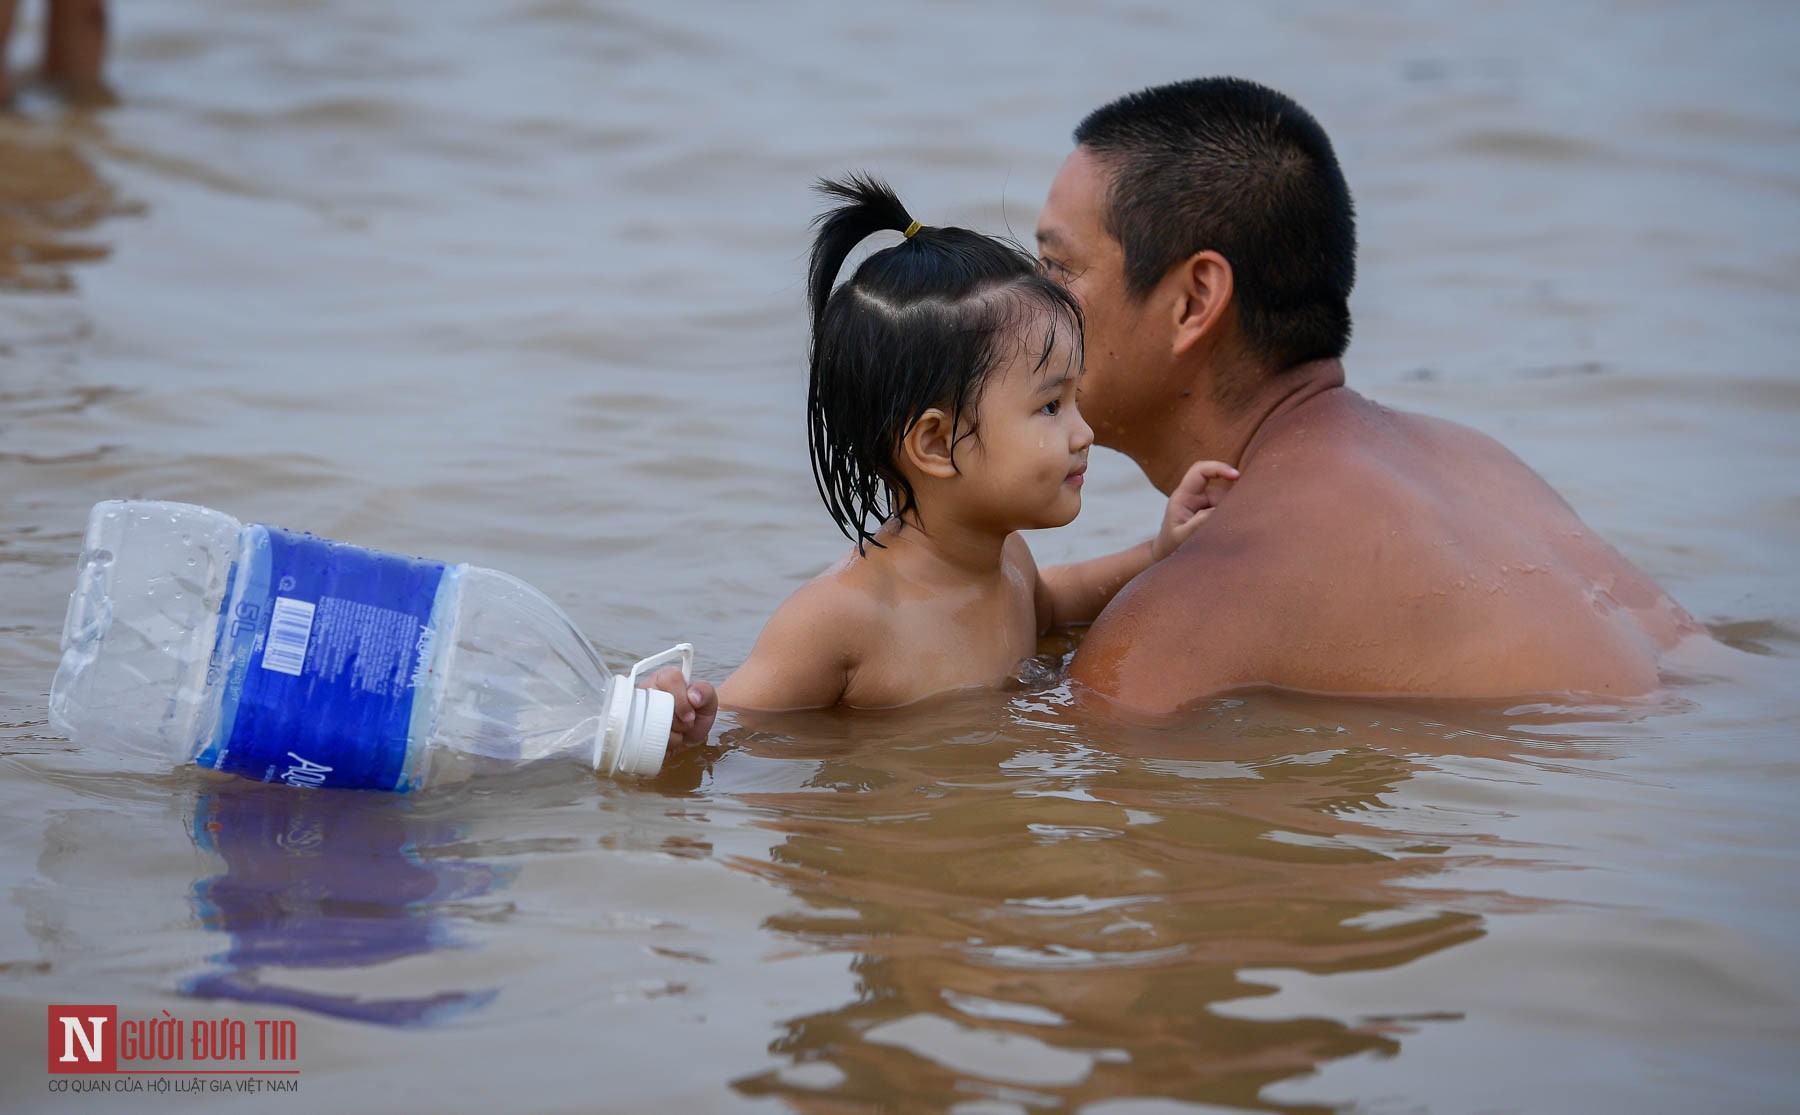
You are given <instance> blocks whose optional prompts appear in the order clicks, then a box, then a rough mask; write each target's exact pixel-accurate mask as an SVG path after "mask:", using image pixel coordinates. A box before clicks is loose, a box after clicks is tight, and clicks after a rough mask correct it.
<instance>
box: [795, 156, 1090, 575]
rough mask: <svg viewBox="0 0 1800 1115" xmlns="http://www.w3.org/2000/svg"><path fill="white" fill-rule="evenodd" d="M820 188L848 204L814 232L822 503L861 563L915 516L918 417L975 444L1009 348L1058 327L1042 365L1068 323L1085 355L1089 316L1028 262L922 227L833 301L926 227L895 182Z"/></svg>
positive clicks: (1002, 246) (812, 413)
mask: <svg viewBox="0 0 1800 1115" xmlns="http://www.w3.org/2000/svg"><path fill="white" fill-rule="evenodd" d="M817 188H818V190H819V192H820V193H822V194H824V195H825V196H826V197H828V198H832V199H834V200H837V201H839V202H841V203H842V204H840V205H838V206H836V207H835V208H832V209H830V210H827V211H826V212H824V213H821V214H820V215H819V216H818V218H817V219H816V220H814V222H813V223H814V225H815V226H817V228H818V234H817V236H816V237H815V238H814V240H813V248H812V264H811V267H810V269H809V273H808V280H807V295H808V300H809V302H810V304H811V306H812V370H811V377H810V382H809V386H808V388H807V396H806V417H807V434H808V446H809V448H810V450H811V452H812V466H813V479H814V480H815V481H817V483H818V485H819V495H820V496H821V497H822V498H823V499H824V500H825V507H826V509H827V510H829V511H830V512H831V517H832V519H833V520H835V521H836V522H837V525H838V529H839V530H841V531H843V532H844V535H845V537H847V538H849V539H850V540H851V541H853V542H855V543H856V547H857V550H858V551H859V552H860V551H861V550H862V548H863V546H864V544H865V543H868V542H874V543H875V545H877V546H879V545H881V543H880V542H877V541H876V540H875V531H876V530H877V529H879V528H880V526H881V524H882V523H884V522H886V521H887V520H888V519H890V518H893V517H894V516H897V515H903V514H905V513H906V512H908V511H911V510H913V509H914V508H915V507H916V501H915V499H914V494H913V488H912V485H911V484H910V483H908V482H907V479H906V477H905V476H904V475H902V474H901V471H900V466H899V447H900V441H901V438H902V437H904V436H905V434H906V431H907V430H908V429H910V428H911V427H912V424H913V423H914V422H915V421H917V420H918V418H919V416H920V415H922V414H924V413H925V411H926V410H928V409H930V408H932V407H940V408H942V409H943V410H944V411H945V412H946V413H947V414H948V415H949V416H950V420H951V424H952V428H953V429H955V430H957V431H958V432H957V434H956V436H955V442H961V441H962V439H963V438H965V437H968V436H970V435H972V434H974V433H975V424H974V421H973V418H974V413H975V407H976V404H977V403H978V402H979V401H980V397H981V389H982V386H983V385H984V384H985V383H986V382H987V379H988V377H989V375H991V374H992V372H993V370H994V369H995V368H996V367H998V366H999V365H1000V364H1002V363H1003V362H1004V361H1005V360H1006V359H1007V358H1008V357H1009V356H1010V355H1011V354H1012V353H1013V352H1014V351H1016V350H1015V349H1013V348H1012V347H1011V344H1010V343H1009V342H1013V341H1014V339H1015V338H1016V337H1017V336H1018V335H1019V334H1020V333H1021V331H1022V330H1024V329H1026V328H1029V327H1032V326H1034V325H1037V324H1038V323H1040V322H1044V321H1045V319H1048V324H1047V325H1045V326H1044V329H1043V349H1042V351H1041V352H1040V353H1039V365H1040V367H1041V366H1042V364H1043V363H1044V362H1046V361H1048V360H1049V358H1050V354H1051V351H1052V349H1053V348H1054V341H1055V335H1056V331H1057V328H1058V326H1059V325H1064V326H1067V327H1068V328H1069V329H1070V332H1072V333H1073V340H1072V341H1071V342H1069V343H1070V344H1073V345H1075V346H1077V347H1075V349H1074V351H1076V352H1079V347H1078V346H1079V338H1080V336H1081V311H1080V309H1079V308H1078V307H1077V306H1076V304H1075V300H1074V299H1073V298H1072V297H1071V296H1070V295H1069V293H1068V292H1067V291H1066V290H1064V289H1063V288H1062V287H1061V286H1058V285H1057V284H1056V283H1054V282H1052V281H1050V280H1049V279H1047V278H1045V277H1044V276H1043V275H1042V274H1040V273H1039V271H1038V266H1037V260H1036V259H1034V258H1033V257H1032V255H1031V254H1030V253H1029V252H1027V251H1025V250H1024V249H1023V248H1021V247H1019V246H1018V245H1017V244H1014V243H1010V242H1008V241H1004V240H999V239H996V238H994V237H991V236H983V235H982V234H980V233H978V232H971V231H970V230H968V229H966V228H923V227H921V228H918V229H917V230H916V231H914V232H913V234H912V235H910V236H908V237H907V238H906V239H905V240H902V241H901V242H900V243H898V244H895V245H893V246H892V247H889V248H884V249H882V250H881V251H878V252H876V253H875V254H873V255H871V256H870V257H869V258H868V259H866V260H864V261H863V262H862V264H861V265H860V266H859V267H857V269H856V273H855V274H853V275H851V276H850V279H849V281H848V282H846V283H844V284H843V285H842V286H839V287H837V288H836V289H835V290H834V289H833V284H834V283H836V281H837V275H838V271H839V270H840V269H841V268H842V267H843V265H844V260H845V259H846V258H847V257H848V256H849V255H850V252H851V251H852V250H853V249H854V248H855V247H856V246H857V245H858V244H860V243H861V242H862V241H863V240H865V239H866V238H868V237H869V236H870V235H872V234H874V233H877V232H884V231H892V232H901V233H904V232H906V231H907V230H908V229H909V228H911V227H912V226H913V225H914V224H915V222H914V221H913V219H912V215H911V214H909V213H908V212H907V211H906V207H905V206H903V205H901V204H900V199H899V198H897V197H895V196H894V191H893V190H892V189H890V188H889V187H888V185H887V183H885V182H882V181H879V180H877V179H874V178H870V177H868V176H866V175H851V176H849V177H847V178H845V179H843V180H841V181H831V180H822V181H820V183H819V184H818V187H817ZM965 417H966V418H967V419H968V420H969V421H968V422H967V423H966V425H965V422H964V419H965ZM951 453H952V459H954V454H955V444H954V443H953V444H952V446H951Z"/></svg>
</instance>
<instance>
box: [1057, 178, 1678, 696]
mask: <svg viewBox="0 0 1800 1115" xmlns="http://www.w3.org/2000/svg"><path fill="white" fill-rule="evenodd" d="M1105 182H1106V179H1105V170H1104V168H1103V167H1102V166H1101V165H1100V164H1099V162H1098V161H1097V160H1095V159H1094V158H1092V157H1090V156H1089V155H1088V154H1087V153H1086V152H1084V151H1082V150H1080V149H1077V150H1076V151H1075V152H1074V153H1073V154H1071V155H1070V157H1069V159H1068V161H1067V162H1065V163H1064V166H1063V169H1062V170H1061V171H1060V172H1059V173H1058V176H1057V179H1056V182H1055V183H1054V184H1053V185H1052V187H1051V192H1050V198H1049V201H1048V202H1047V203H1046V206H1045V209H1044V213H1043V217H1042V218H1041V221H1040V224H1039V230H1038V231H1039V244H1040V251H1041V254H1042V255H1043V257H1044V259H1045V266H1046V269H1047V271H1048V272H1049V273H1050V274H1052V275H1054V276H1057V277H1058V278H1060V279H1062V281H1064V282H1066V283H1067V284H1068V285H1069V287H1070V289H1071V290H1072V291H1073V292H1074V293H1075V294H1076V296H1077V297H1078V298H1079V299H1080V300H1081V301H1082V305H1083V310H1084V311H1085V313H1086V323H1087V335H1086V345H1087V354H1088V364H1087V366H1088V375H1087V377H1086V381H1085V382H1084V383H1083V390H1082V397H1081V403H1082V406H1083V408H1084V411H1085V412H1086V413H1087V414H1088V416H1089V419H1090V421H1091V422H1092V424H1093V426H1094V429H1095V433H1096V436H1097V439H1098V441H1099V442H1100V444H1102V445H1107V446H1111V447H1113V448H1117V449H1119V450H1121V451H1122V452H1124V453H1126V454H1127V455H1129V456H1131V457H1132V458H1133V459H1134V460H1136V461H1137V462H1138V464H1139V465H1140V466H1141V467H1142V468H1143V469H1144V471H1145V474H1146V475H1147V476H1148V477H1149V478H1150V480H1151V482H1152V483H1154V484H1156V485H1157V486H1158V487H1159V488H1163V489H1164V490H1167V488H1165V487H1164V485H1167V484H1169V483H1170V482H1171V478H1172V477H1175V476H1178V475H1179V472H1178V469H1179V467H1180V464H1179V462H1181V461H1182V460H1192V459H1195V458H1199V457H1217V458H1219V459H1221V460H1223V461H1227V462H1230V463H1232V464H1235V465H1237V466H1238V467H1239V468H1240V469H1241V470H1242V478H1241V479H1240V480H1238V481H1237V483H1236V484H1235V486H1234V487H1232V489H1231V490H1230V491H1229V493H1228V494H1226V495H1225V496H1224V498H1223V500H1222V502H1221V504H1220V506H1219V507H1218V508H1217V510H1216V511H1215V512H1214V513H1213V515H1212V517H1211V519H1210V520H1209V521H1208V522H1207V524H1206V526H1205V527H1204V528H1203V529H1201V530H1199V531H1197V532H1196V533H1195V535H1194V536H1193V538H1192V539H1191V540H1190V541H1189V542H1187V543H1185V544H1184V545H1183V546H1182V548H1181V549H1180V550H1179V551H1178V552H1177V553H1176V554H1175V555H1174V556H1173V557H1171V558H1169V559H1168V560H1166V561H1163V562H1160V563H1158V564H1157V565H1155V566H1153V567H1151V568H1150V569H1149V570H1147V571H1146V572H1145V573H1144V574H1142V575H1141V576H1139V577H1137V578H1136V579H1135V580H1133V581H1132V582H1131V583H1130V584H1129V585H1127V586H1126V587H1125V588H1124V589H1123V590H1122V591H1121V592H1120V593H1119V594H1118V595H1117V596H1116V597H1115V598H1114V599H1113V601H1112V602H1111V603H1110V604H1109V605H1108V606H1107V608H1106V609H1105V610H1104V611H1103V612H1102V614H1101V615H1100V617H1099V618H1098V619H1097V620H1096V621H1095V623H1094V625H1093V629H1092V630H1091V631H1090V632H1089V634H1088V636H1087V639H1086V641H1085V642H1084V643H1083V645H1082V647H1081V648H1080V650H1079V651H1078V652H1077V654H1076V656H1075V658H1074V660H1073V662H1072V663H1071V667H1070V673H1071V676H1072V677H1073V678H1074V680H1075V681H1077V682H1078V683H1080V685H1082V686H1083V687H1085V689H1086V690H1088V691H1089V692H1091V693H1094V694H1097V695H1099V696H1101V697H1103V698H1106V699H1109V700H1110V701H1112V702H1115V703H1117V704H1118V705H1120V706H1123V707H1125V708H1129V709H1134V710H1139V711H1144V712H1150V713H1166V712H1170V711H1173V710H1175V709H1178V708H1180V707H1181V706H1183V705H1186V704H1188V703H1190V702H1192V701H1195V700H1197V699H1199V698H1202V697H1205V696H1208V695H1210V694H1215V693H1218V692H1221V691H1224V690H1229V689H1234V688H1240V687H1249V686H1279V687H1284V688H1292V689H1301V690H1311V691H1316V692H1324V693H1340V694H1409V695H1419V696H1460V697H1506V696H1517V695H1525V694H1560V693H1579V694H1592V695H1600V696H1604V697H1628V696H1636V695H1641V694H1645V693H1648V692H1650V691H1651V690H1653V689H1655V688H1656V687H1657V685H1658V660H1659V657H1660V656H1661V655H1662V654H1663V653H1664V652H1665V651H1667V650H1668V649H1670V648H1671V647H1673V646H1674V645H1675V644H1676V643H1677V642H1679V641H1680V640H1681V639H1682V638H1684V637H1685V636H1687V635H1690V634H1695V633H1697V632H1698V630H1699V628H1698V626H1697V625H1696V624H1695V623H1694V621H1693V619H1692V618H1691V617H1690V616H1689V615H1688V614H1687V613H1686V612H1685V611H1683V610H1682V609H1681V607H1680V606H1679V605H1677V604H1676V603H1675V602H1674V601H1673V600H1671V599H1670V598H1669V597H1668V595H1667V594H1665V593H1664V592H1663V591H1662V590H1661V589H1660V588H1658V587H1657V586H1656V584H1655V583H1653V582H1652V581H1651V580H1650V579H1649V578H1648V577H1646V576H1645V575H1644V574H1643V573H1641V572H1639V571H1638V570H1637V569H1636V568H1634V567H1633V566H1632V565H1631V563H1629V562H1628V561H1626V560H1625V559H1624V558H1623V557H1621V556H1620V555H1619V554H1618V552H1617V551H1615V550H1614V549H1613V548H1612V547H1611V546H1609V545H1607V544H1606V543H1605V542H1604V541H1603V540H1601V539H1600V538H1599V537H1598V536H1597V535H1595V534H1594V532H1593V531H1591V530H1590V529H1589V528H1588V527H1587V526H1586V524H1584V523H1583V522H1582V521H1581V519H1580V518H1579V517H1578V516H1577V515H1576V514H1575V513H1574V511H1573V510H1571V509H1570V507H1569V505H1568V504H1567V503H1565V502H1564V501H1563V500H1562V498H1561V497H1559V496H1558V495H1557V494H1556V492H1555V491H1553V490H1552V489H1551V488H1550V487H1549V485H1548V484H1546V483H1545V482H1544V481H1543V480H1542V479H1541V478H1540V477H1539V476H1538V475H1537V474H1536V473H1534V472H1533V471H1532V470H1531V469H1530V468H1529V467H1527V466H1526V465H1525V464H1524V463H1523V462H1521V461H1520V460H1519V459H1518V458H1517V457H1515V456H1513V455H1512V454H1511V453H1509V452H1508V451H1507V450H1506V449H1505V448H1504V447H1502V446H1501V445H1499V444H1498V443H1497V442H1495V441H1493V440H1492V439H1491V438H1488V437H1486V436H1484V435H1482V434H1480V433H1477V432H1476V431H1474V430H1471V429H1468V428H1466V427H1463V426H1459V425H1457V424H1455V423H1452V422H1445V421H1440V420H1437V419H1432V418H1427V417H1423V416H1420V415H1413V414H1406V413H1404V412H1400V411H1395V410H1390V409H1388V408H1386V407H1382V406H1380V405H1378V404H1376V403H1374V402H1371V401H1370V400H1368V399H1365V398H1363V397H1362V396H1360V395H1358V394H1357V393H1355V392H1354V391H1351V390H1349V389H1348V388H1346V387H1345V386H1344V372H1343V367H1342V365H1341V364H1340V363H1339V362H1338V361H1336V360H1328V361H1319V362H1315V363H1310V364H1306V365H1302V366H1299V367H1296V368H1289V369H1285V370H1279V371H1277V372H1275V373H1274V374H1269V371H1268V370H1267V369H1257V368H1254V367H1253V365H1252V362H1251V361H1248V360H1246V358H1245V357H1243V356H1242V355H1241V353H1242V351H1243V350H1242V347H1241V346H1240V345H1239V344H1237V343H1236V342H1237V335H1236V333H1235V312H1234V308H1233V305H1232V292H1231V275H1230V270H1229V263H1228V262H1227V261H1224V260H1223V259H1222V257H1219V256H1217V255H1216V253H1210V252H1207V253H1201V254H1200V255H1199V256H1196V257H1194V258H1193V259H1191V260H1189V261H1187V262H1186V263H1184V264H1178V265H1177V266H1176V267H1175V268H1173V269H1171V271H1170V273H1169V275H1168V276H1166V277H1165V280H1164V281H1163V282H1162V283H1161V284H1160V285H1159V286H1158V287H1156V288H1155V289H1154V290H1152V291H1151V292H1150V293H1149V294H1148V295H1147V296H1145V297H1143V298H1133V297H1131V296H1130V295H1129V294H1127V293H1126V291H1125V290H1124V285H1123V283H1124V279H1123V270H1122V259H1123V256H1122V252H1121V249H1120V247H1119V245H1118V242H1117V241H1116V240H1114V239H1112V237H1111V236H1110V235H1109V234H1108V233H1107V232H1106V231H1105V229H1104V227H1103V225H1102V223H1101V216H1100V213H1101V210H1100V204H1101V200H1102V198H1103V196H1104V188H1105ZM1205 257H1210V258H1205ZM1246 382H1248V383H1249V384H1251V386H1250V387H1248V388H1244V387H1242V386H1241V385H1243V384H1244V383H1246ZM1225 383H1230V384H1233V385H1238V386H1237V389H1236V391H1235V393H1233V392H1227V391H1222V390H1221V389H1220V385H1221V384H1225ZM1221 396H1226V397H1230V398H1231V403H1230V405H1225V404H1223V403H1221V402H1219V401H1218V399H1219V398H1220V397H1221Z"/></svg>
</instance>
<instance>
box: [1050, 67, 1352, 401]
mask: <svg viewBox="0 0 1800 1115" xmlns="http://www.w3.org/2000/svg"><path fill="white" fill-rule="evenodd" d="M1075 142H1076V144H1077V145H1078V146H1080V147H1084V148H1086V149H1087V150H1088V151H1089V152H1090V153H1092V154H1093V155H1094V156H1096V157H1097V158H1098V159H1099V160H1100V163H1101V165H1102V166H1103V167H1104V168H1105V169H1106V171H1107V173H1108V176H1109V177H1110V179H1111V182H1110V185H1109V189H1108V191H1107V197H1106V201H1105V203H1104V219H1105V224H1106V229H1107V232H1109V233H1110V234H1111V235H1112V236H1113V238H1114V239H1116V240H1117V241H1118V242H1119V244H1120V246H1121V247H1122V248H1123V249H1124V254H1125V283H1126V288H1127V289H1128V290H1129V291H1131V292H1132V293H1133V294H1134V295H1137V296H1139V297H1142V296H1143V295H1145V294H1147V293H1149V291H1150V290H1151V288H1153V287H1155V286H1156V284H1157V283H1158V282H1160V281H1161V280H1162V277H1163V276H1164V275H1166V274H1168V271H1169V268H1171V267H1173V266H1175V265H1176V264H1177V263H1179V262H1181V261H1182V260H1184V259H1187V258H1188V257H1190V256H1192V255H1193V254H1195V253H1196V252H1202V251H1206V250H1208V249H1211V250H1213V251H1216V252H1218V253H1219V254H1220V255H1222V256H1224V257H1225V259H1226V260H1227V261H1229V262H1230V264H1231V271H1232V278H1233V282H1234V285H1235V288H1236V292H1237V302H1238V314H1239V323H1240V326H1241V328H1242V330H1243V335H1244V338H1245V340H1246V342H1247V343H1248V344H1249V345H1250V347H1251V348H1252V349H1253V351H1254V352H1255V353H1256V355H1258V356H1259V357H1261V358H1263V359H1264V360H1266V361H1268V362H1269V363H1270V364H1271V365H1272V366H1273V367H1274V368H1277V369H1283V368H1290V367H1293V366H1294V365H1296V364H1299V363H1302V362H1304V361H1307V360H1318V359H1324V358H1329V357H1338V356H1342V355H1343V354H1344V349H1345V347H1346V346H1348V345H1349V343H1350V288H1351V287H1352V286H1353V285H1355V282H1356V215H1355V210H1354V208H1353V207H1352V205H1351V202H1350V188H1349V187H1348V186H1347V185H1345V183H1344V175H1343V172H1342V171H1341V170H1339V169H1338V162H1337V156H1336V155H1335V154H1333V153H1332V150H1331V140H1330V139H1328V138H1327V137H1326V135H1325V130H1324V129H1323V128H1321V127H1319V124H1318V121H1316V120H1314V119H1313V118H1312V116H1311V115H1310V114H1308V113H1307V111H1306V110H1305V109H1303V108H1301V107H1300V106H1299V105H1297V104H1295V103H1294V101H1293V100H1292V99H1291V98H1288V97H1286V96H1283V95H1282V94H1280V93H1277V92H1276V91H1275V90H1273V89H1269V88H1267V87H1265V86H1262V85H1258V84H1256V83H1255V82H1252V81H1245V80H1243V79H1241V78H1234V77H1211V78H1200V79H1197V80H1194V81H1183V82H1178V83H1176V84H1174V85H1162V86H1158V87H1156V88H1153V89H1146V90H1144V91H1142V92H1140V93H1132V94H1130V95H1128V96H1125V97H1121V98H1119V99H1118V100H1116V101H1114V102H1112V103H1111V104H1109V105H1106V106H1104V107H1102V108H1099V109H1096V110H1094V111H1093V112H1092V113H1090V114H1089V115H1088V118H1087V119H1085V120H1083V121H1082V122H1081V125H1080V126H1079V127H1077V128H1076V129H1075Z"/></svg>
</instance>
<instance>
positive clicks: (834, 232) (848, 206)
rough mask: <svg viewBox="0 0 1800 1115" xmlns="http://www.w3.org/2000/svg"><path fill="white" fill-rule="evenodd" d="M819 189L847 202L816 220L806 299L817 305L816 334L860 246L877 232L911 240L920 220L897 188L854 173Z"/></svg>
mask: <svg viewBox="0 0 1800 1115" xmlns="http://www.w3.org/2000/svg"><path fill="white" fill-rule="evenodd" d="M814 188H815V189H817V190H818V191H819V192H820V193H822V194H824V195H825V196H826V197H829V198H835V199H837V200H838V201H841V202H843V204H842V205H839V206H837V207H836V208H834V209H828V210H826V211H825V212H823V213H821V214H819V215H818V216H817V217H815V218H814V219H813V225H814V226H815V227H817V228H818V230H819V231H818V233H817V234H816V235H815V236H814V237H813V247H812V263H811V265H810V266H809V267H808V268H807V277H806V295H807V302H808V304H809V305H810V306H811V307H812V320H813V330H814V332H817V330H818V328H819V319H820V318H821V317H823V316H824V314H825V304H826V303H827V302H829V301H830V300H831V288H832V286H833V285H835V284H836V283H837V276H838V271H839V270H841V269H842V268H843V266H844V260H845V259H847V258H849V255H850V253H851V252H852V251H853V250H855V248H856V246H857V245H858V244H860V243H862V242H863V241H864V240H866V239H868V238H869V237H870V236H871V235H873V234H875V233H877V232H889V231H891V232H905V233H907V234H908V236H909V237H910V235H911V232H916V231H917V225H918V222H917V221H915V220H913V219H912V215H911V214H909V213H908V212H907V211H906V206H904V205H901V204H900V199H899V198H898V197H896V196H895V195H894V191H893V188H892V187H890V186H889V185H888V184H887V183H886V182H883V181H881V180H880V179H878V178H872V177H870V176H869V175H866V174H851V175H849V176H847V177H845V178H844V179H843V180H841V181H834V180H832V179H829V178H821V179H819V181H818V184H817V185H816V186H815V187H814ZM909 230H911V231H909Z"/></svg>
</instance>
